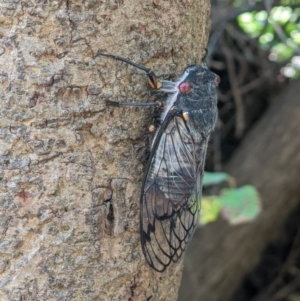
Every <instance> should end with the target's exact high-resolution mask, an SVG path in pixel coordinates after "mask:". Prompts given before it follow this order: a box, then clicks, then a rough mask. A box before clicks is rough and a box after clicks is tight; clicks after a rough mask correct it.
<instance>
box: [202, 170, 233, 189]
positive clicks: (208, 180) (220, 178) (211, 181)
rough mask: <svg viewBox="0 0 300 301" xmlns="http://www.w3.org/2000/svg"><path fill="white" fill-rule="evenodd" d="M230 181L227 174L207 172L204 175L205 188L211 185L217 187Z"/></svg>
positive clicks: (203, 183)
mask: <svg viewBox="0 0 300 301" xmlns="http://www.w3.org/2000/svg"><path fill="white" fill-rule="evenodd" d="M228 180H230V176H229V174H227V173H225V172H208V171H206V172H205V173H204V177H203V180H202V185H203V186H210V185H216V184H220V183H222V182H224V181H228Z"/></svg>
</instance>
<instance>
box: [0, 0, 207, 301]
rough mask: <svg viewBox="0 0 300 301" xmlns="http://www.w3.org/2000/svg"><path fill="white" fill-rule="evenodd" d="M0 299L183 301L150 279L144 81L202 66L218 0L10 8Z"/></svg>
mask: <svg viewBox="0 0 300 301" xmlns="http://www.w3.org/2000/svg"><path fill="white" fill-rule="evenodd" d="M0 22H1V28H0V31H1V35H0V42H1V45H0V80H1V86H0V96H1V98H0V99H1V100H0V102H1V104H0V106H1V107H0V300H1V301H2V300H3V301H7V300H9V301H15V300H31V301H32V300H51V301H52V300H53V301H54V300H60V301H62V300H85V301H88V300H93V301H96V300H147V298H149V299H148V300H150V299H151V300H176V298H177V291H178V285H179V281H180V277H181V263H179V264H177V265H174V266H172V267H170V269H168V271H167V272H165V273H163V274H158V273H155V272H153V271H152V270H150V269H149V268H148V266H147V264H146V263H145V260H144V258H143V255H142V253H141V249H140V245H139V196H140V189H141V180H142V176H143V171H144V166H143V163H142V159H143V157H144V150H145V146H146V143H145V141H146V133H147V128H148V125H149V123H150V122H152V116H153V110H151V109H150V110H149V109H130V108H126V109H119V108H106V107H105V105H104V102H103V100H104V99H111V100H118V101H129V100H136V101H141V100H143V101H145V100H150V99H151V98H152V97H153V96H151V95H153V94H150V92H149V90H148V88H147V86H146V80H145V75H144V74H143V73H142V72H140V71H137V70H135V69H134V68H132V67H129V66H125V65H124V64H122V63H120V62H116V61H114V60H112V59H109V58H107V57H97V55H96V54H97V51H98V50H99V49H100V50H101V51H102V52H110V53H111V52H112V53H115V54H118V55H122V56H124V57H127V58H130V59H131V60H134V61H136V62H139V63H142V64H146V65H147V67H151V68H153V69H154V70H157V75H159V76H161V77H168V78H174V77H177V76H178V75H179V74H180V72H181V71H182V70H183V68H184V67H185V66H186V65H187V64H190V63H195V62H198V63H200V62H201V57H202V56H203V54H204V53H205V47H206V42H207V37H208V31H209V1H207V0H201V1H198V0H197V1H194V0H175V1H161V0H154V1H145V0H135V1H134V0H127V1H125V0H124V1H117V0H116V1H114V0H112V1H111V0H108V1H95V0H85V1H71V0H66V1H59V0H58V1H34V0H32V1H26V0H24V1H22V2H21V1H18V0H15V1H2V3H1V11H0Z"/></svg>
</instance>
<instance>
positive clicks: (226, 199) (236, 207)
mask: <svg viewBox="0 0 300 301" xmlns="http://www.w3.org/2000/svg"><path fill="white" fill-rule="evenodd" d="M219 201H220V205H221V214H222V216H223V217H224V218H225V219H226V220H227V221H228V222H229V223H230V224H233V225H236V224H239V223H243V222H247V221H251V220H253V219H254V218H255V217H256V216H257V215H258V214H259V213H260V211H261V204H260V200H259V195H258V192H257V190H256V189H255V188H254V187H253V186H251V185H246V186H243V187H240V188H237V189H230V188H226V189H222V191H221V196H220V199H219Z"/></svg>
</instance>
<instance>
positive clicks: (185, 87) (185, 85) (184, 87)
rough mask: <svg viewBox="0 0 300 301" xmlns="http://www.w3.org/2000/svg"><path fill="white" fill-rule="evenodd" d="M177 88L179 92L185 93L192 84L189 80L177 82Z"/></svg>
mask: <svg viewBox="0 0 300 301" xmlns="http://www.w3.org/2000/svg"><path fill="white" fill-rule="evenodd" d="M178 89H179V91H180V92H181V93H187V92H189V91H190V90H191V89H192V85H191V83H189V82H186V81H183V82H181V83H180V84H179V86H178Z"/></svg>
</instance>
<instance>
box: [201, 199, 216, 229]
mask: <svg viewBox="0 0 300 301" xmlns="http://www.w3.org/2000/svg"><path fill="white" fill-rule="evenodd" d="M220 210H221V206H220V200H219V197H218V196H207V197H203V198H202V204H201V212H200V223H201V225H205V224H208V223H211V222H214V221H215V220H217V219H218V217H219V214H220Z"/></svg>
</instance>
